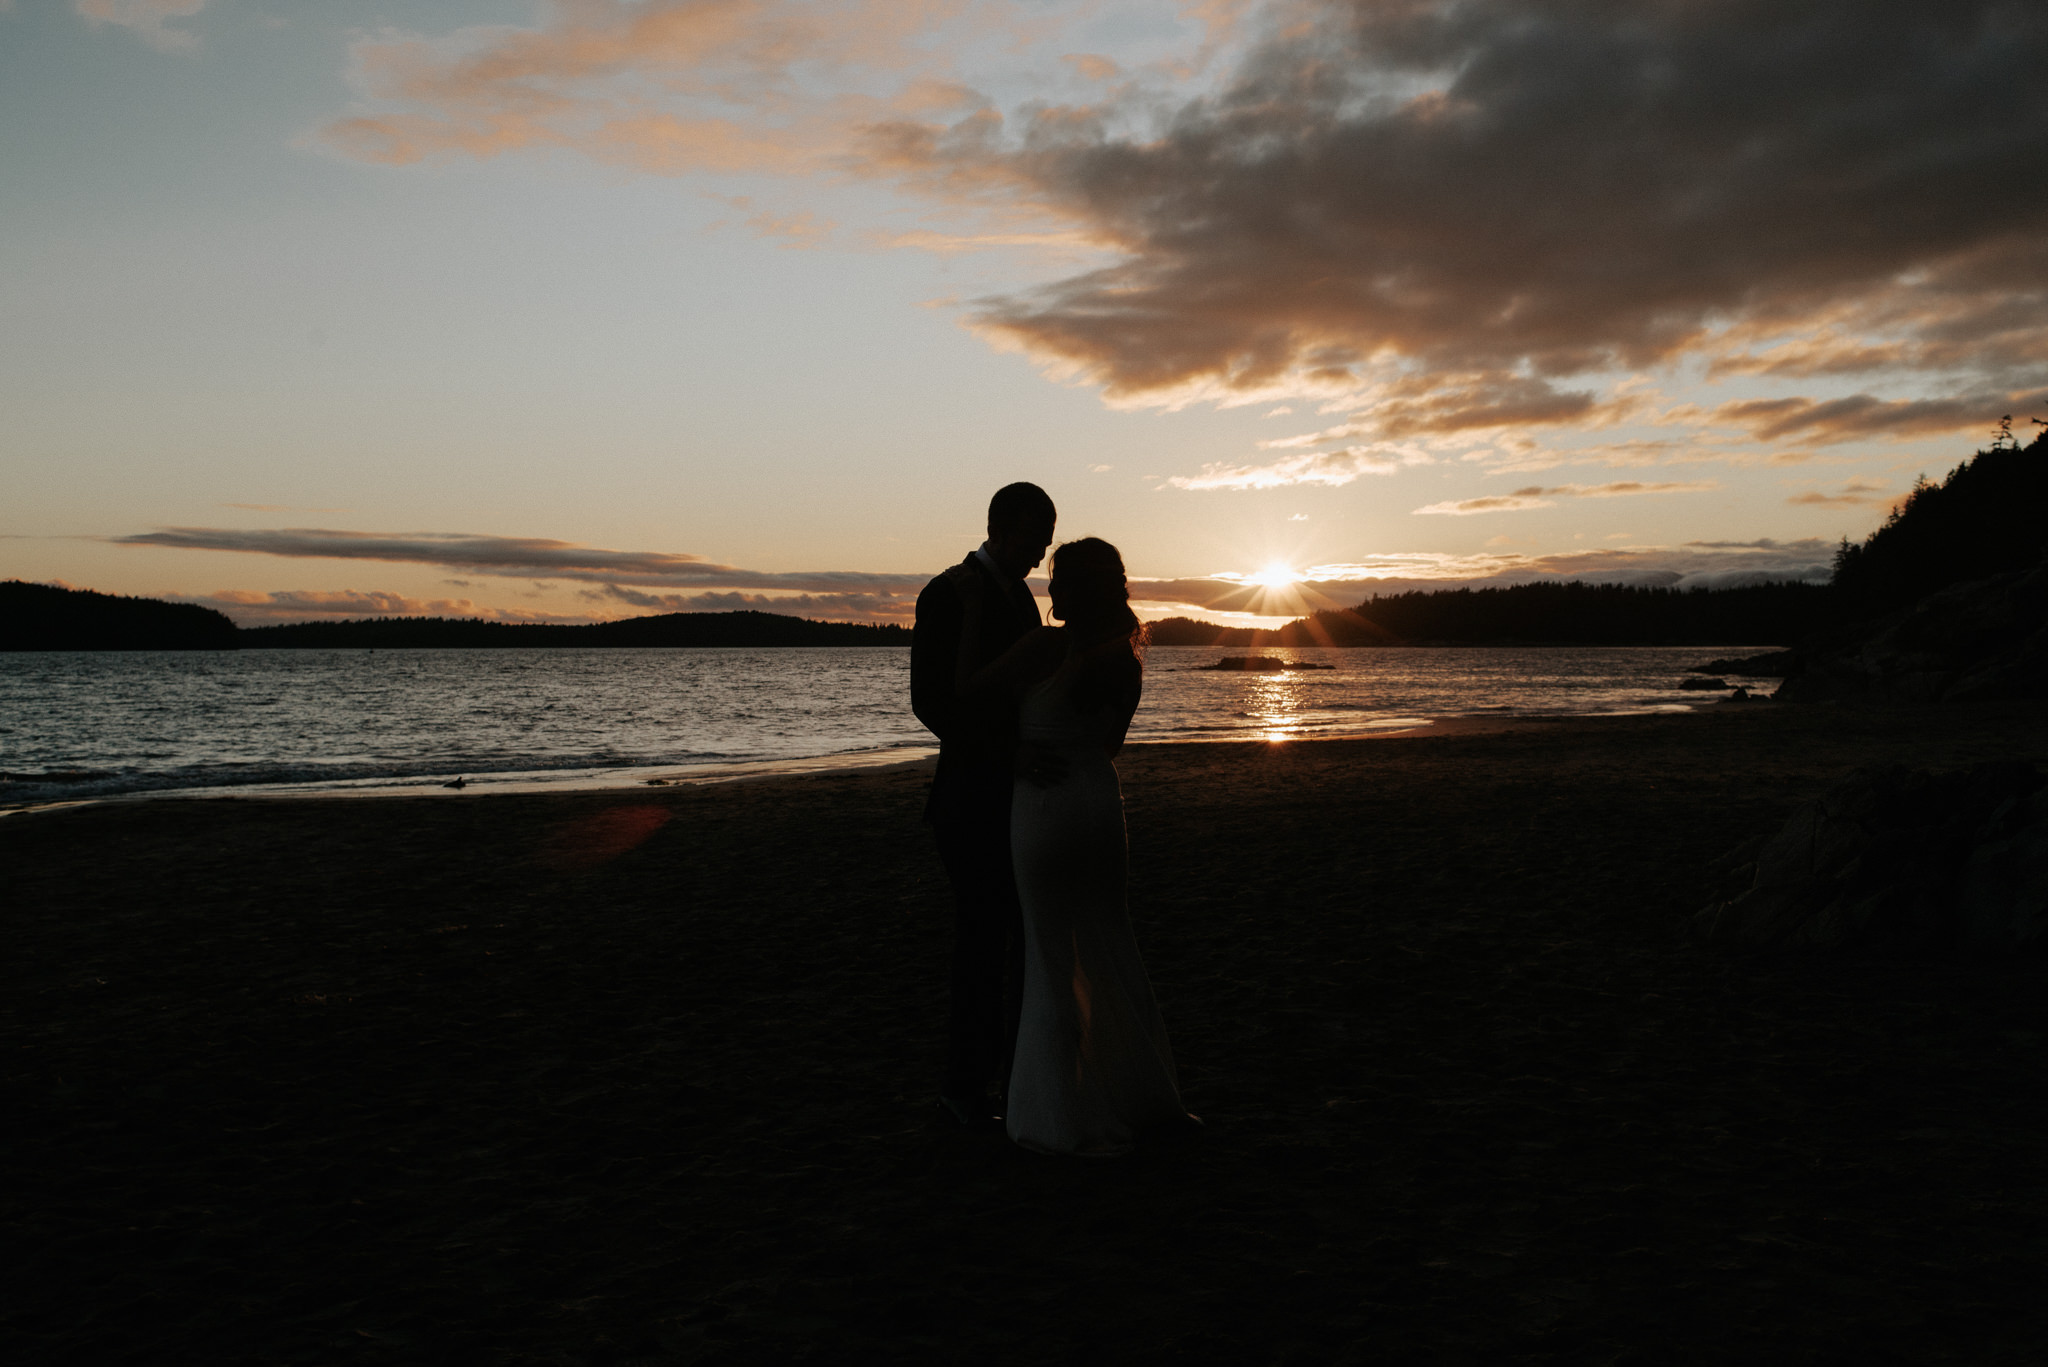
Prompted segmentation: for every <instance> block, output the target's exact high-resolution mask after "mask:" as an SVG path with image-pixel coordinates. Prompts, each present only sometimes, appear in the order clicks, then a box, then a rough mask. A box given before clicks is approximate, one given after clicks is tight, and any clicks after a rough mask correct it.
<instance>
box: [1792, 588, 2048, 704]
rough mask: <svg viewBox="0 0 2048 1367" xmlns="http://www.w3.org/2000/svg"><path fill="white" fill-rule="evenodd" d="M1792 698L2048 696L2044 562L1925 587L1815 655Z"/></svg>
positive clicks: (1930, 699)
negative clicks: (1909, 601) (1907, 603)
mask: <svg viewBox="0 0 2048 1367" xmlns="http://www.w3.org/2000/svg"><path fill="white" fill-rule="evenodd" d="M1773 696H1775V697H1777V698H1779V699H1781V700H1784V701H1788V702H1829V701H1837V700H1847V699H1867V700H1871V701H1879V702H1939V701H1950V700H1954V701H1961V700H1966V699H1988V698H2041V697H2048V564H2043V565H2037V566H2035V567H2034V568H2033V569H2031V570H2027V571H2024V572H2022V573H2017V574H2004V575H1999V576H1997V577H1995V578H1991V579H1980V580H1977V581H1975V582H1973V583H1968V584H1954V585H1951V586H1950V587H1948V588H1945V589H1942V590H1940V591H1939V592H1937V593H1931V594H1929V595H1928V596H1927V597H1925V598H1922V599H1921V600H1920V601H1919V602H1917V603H1914V604H1913V605H1912V606H1911V607H1908V608H1906V609H1904V610H1903V611H1901V612H1898V613H1895V614H1894V615H1892V616H1891V617H1888V618H1885V619H1883V620H1882V621H1880V622H1878V623H1876V624H1875V625H1873V626H1872V627H1870V628H1868V629H1866V630H1864V631H1862V632H1859V633H1857V634H1855V635H1853V636H1851V637H1849V638H1847V639H1842V640H1837V641H1835V642H1832V643H1828V644H1824V645H1822V646H1821V647H1819V648H1817V649H1815V650H1814V651H1812V652H1811V653H1810V654H1809V655H1808V657H1807V659H1806V662H1805V667H1804V668H1803V669H1802V670H1801V671H1800V672H1799V673H1798V674H1796V675H1794V676H1793V677H1792V678H1789V679H1787V680H1786V681H1785V682H1784V684H1783V685H1782V686H1780V687H1779V689H1778V691H1777V693H1776V694H1775V695H1773Z"/></svg>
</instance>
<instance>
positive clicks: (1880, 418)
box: [1714, 394, 2010, 445]
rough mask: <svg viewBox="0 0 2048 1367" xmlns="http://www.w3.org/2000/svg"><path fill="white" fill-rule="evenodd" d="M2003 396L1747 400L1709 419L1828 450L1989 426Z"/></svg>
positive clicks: (1769, 438) (1727, 406)
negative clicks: (1884, 438) (1866, 441)
mask: <svg viewBox="0 0 2048 1367" xmlns="http://www.w3.org/2000/svg"><path fill="white" fill-rule="evenodd" d="M2009 402H2010V396H2008V395H2004V394H1977V395H1969V396H1964V397H1960V398H1953V399H1913V400H1908V399H1896V400H1892V401H1889V402H1887V401H1886V400H1883V399H1879V398H1875V397H1873V396H1871V395H1869V394H1852V395H1850V396H1849V397H1848V398H1844V399H1830V400H1828V401H1827V402H1825V403H1817V402H1815V401H1814V400H1812V399H1797V398H1795V399H1748V400H1744V401H1741V402H1738V403H1729V404H1723V405H1721V407H1719V408H1718V409H1716V410H1715V411H1714V416H1715V417H1716V418H1717V419H1720V420H1721V421H1724V422H1732V423H1736V424H1738V425H1740V426H1744V427H1747V428H1749V429H1750V430H1751V431H1752V432H1753V433H1754V434H1755V436H1756V437H1757V438H1758V439H1759V440H1762V441H1776V440H1778V439H1779V438H1780V437H1794V436H1796V437H1798V438H1799V439H1800V440H1801V441H1808V442H1815V443H1818V444H1821V445H1827V444H1830V443H1834V442H1843V441H1855V440H1858V439H1859V438H1863V437H1871V436H1895V437H1907V436H1921V435H1925V434H1928V433H1935V432H1953V431H1955V430H1956V429H1958V428H1968V427H1982V426H1989V419H1988V418H1987V416H1986V415H1987V414H1990V413H1992V412H1993V411H1994V410H1995V409H1997V408H1998V407H1999V406H2000V405H2001V404H2005V403H2009Z"/></svg>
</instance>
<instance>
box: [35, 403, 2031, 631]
mask: <svg viewBox="0 0 2048 1367" xmlns="http://www.w3.org/2000/svg"><path fill="white" fill-rule="evenodd" d="M2043 507H2048V432H2044V433H2043V435H2042V436H2040V437H2037V438H2036V439H2035V440H2034V441H2033V442H2032V443H2031V444H2030V445H2027V446H2024V447H2023V446H2021V445H2020V443H2019V442H2018V441H2016V440H2015V439H2014V438H2013V436H2012V434H2011V431H2010V425H2009V423H2007V424H2005V425H2002V426H2001V429H2000V434H1999V439H1998V440H1997V441H1995V442H1994V443H1993V444H1992V445H1991V446H1990V447H1988V448H1986V449H1984V450H1980V451H1978V452H1977V453H1976V454H1975V455H1974V456H1973V457H1972V458H1971V459H1969V460H1966V461H1964V462H1962V463H1961V464H1960V465H1958V466H1956V467H1955V469H1953V470H1951V471H1950V472H1949V473H1948V475H1947V476H1946V477H1945V478H1944V479H1943V480H1942V481H1941V482H1939V483H1930V482H1928V481H1925V480H1922V481H1921V482H1920V483H1918V484H1916V485H1915V486H1914V488H1913V491H1912V492H1911V493H1910V494H1909V495H1908V496H1907V497H1906V498H1905V499H1904V500H1903V501H1902V502H1901V503H1900V505H1899V506H1898V507H1897V508H1896V509H1894V510H1893V512H1892V514H1891V516H1890V517H1889V518H1888V519H1887V520H1886V521H1885V523H1884V525H1883V526H1881V527H1879V528H1878V529H1877V530H1876V531H1875V532H1872V533H1871V534H1870V535H1869V536H1868V537H1866V538H1865V539H1864V540H1863V541H1861V542H1851V541H1849V540H1848V539H1846V538H1844V539H1843V541H1842V544H1841V547H1840V548H1839V549H1838V550H1837V551H1836V553H1835V563H1834V573H1833V577H1832V579H1831V581H1830V582H1829V583H1827V584H1807V583H1780V584H1753V585H1748V586H1745V587H1742V588H1724V589H1670V588H1644V587H1639V586H1636V585H1628V584H1586V583H1580V582H1577V581H1570V580H1567V581H1558V580H1545V581H1542V582H1537V583H1528V584H1502V585H1490V586H1487V587H1482V588H1473V587H1469V586H1467V587H1463V588H1454V589H1442V590H1438V591H1435V592H1426V591H1417V592H1412V593H1395V594H1385V595H1379V594H1375V595H1374V596H1373V597H1371V598H1368V599H1366V600H1365V601H1364V602H1363V603H1360V604H1359V605H1358V606H1357V607H1355V608H1346V609H1335V610H1330V611H1324V612H1318V613H1314V614H1312V615H1310V616H1308V617H1303V618H1299V619H1297V620H1296V621H1292V622H1289V623H1287V624H1286V625H1284V626H1280V627H1276V628H1272V629H1270V630H1269V629H1259V628H1250V627H1226V626H1221V625H1218V624H1217V623H1214V622H1202V621H1196V620H1194V619H1192V618H1188V617H1169V618H1166V619H1165V620H1163V621H1158V622H1154V623H1152V624H1151V626H1150V628H1149V632H1150V639H1151V642H1152V644H1154V645H1158V646H1199V647H1205V648H1207V647H1225V648H1228V647H1237V646H1398V645H1470V646H1511V645H1526V646H1550V645H1576V646H1702V647H1707V646H1731V645H1757V646H1765V645H1770V646H1785V647H1797V648H1802V649H1806V648H1811V649H1816V650H1821V651H1824V652H1825V651H1836V652H1839V651H1840V650H1842V649H1845V648H1846V646H1845V644H1844V643H1846V642H1848V641H1851V640H1855V639H1860V638H1861V635H1862V634H1863V633H1865V632H1866V631H1867V630H1868V629H1869V628H1870V626H1871V624H1873V623H1877V622H1880V621H1883V620H1888V619H1889V617H1890V616H1892V615H1896V614H1897V613H1900V612H1902V611H1905V610H1907V608H1908V607H1909V606H1910V605H1911V604H1914V603H1916V602H1919V601H1922V600H1924V599H1926V598H1927V597H1928V595H1931V594H1935V593H1937V592H1939V591H1942V590H1945V589H1948V588H1950V587H1951V586H1956V585H1960V584H1965V583H1971V582H1979V581H1984V582H1989V581H1991V580H1995V579H1998V578H2000V577H2001V576H2012V575H2017V574H2024V573H2025V572H2027V571H2028V570H2030V569H2031V568H2032V567H2034V566H2037V565H2039V564H2041V563H2042V559H2043V556H2044V555H2048V518H2043V517H2042V516H2041V515H2040V510H2041V509H2042V508H2043ZM2030 601H2031V600H2030ZM1947 615H1948V616H1950V617H1954V615H1955V614H1954V613H1953V612H1949V613H1948V614H1947ZM2023 615H2024V614H2023ZM2029 620H2031V619H2029ZM909 644H910V630H909V628H907V627H901V626H896V625H893V624H891V625H886V626H876V625H869V624H866V623H858V622H819V621H813V620H811V619H809V618H804V617H786V616H782V615H780V614H778V613H771V612H672V613H665V614H662V615H660V616H656V617H629V618H625V619H623V620H620V621H616V622H596V623H592V624H589V625H585V626H566V625H545V624H538V623H512V622H488V621H483V620H481V619H478V618H463V617H390V618H371V619H365V620H358V621H347V622H297V623H292V624H289V625H285V626H269V627H247V628H241V629H237V628H236V626H235V624H234V623H233V622H231V621H230V620H228V618H227V617H225V616H223V615H222V614H220V613H218V612H215V611H214V610H212V609H211V608H204V607H198V606H195V605H193V604H189V603H166V602H161V601H158V600H156V599H150V598H121V597H116V596H115V595H112V594H106V593H94V592H92V591H91V590H88V589H69V588H57V587H53V586H51V585H47V584H29V583H23V582H22V581H20V580H8V581H6V582H4V583H0V650H235V649H245V650H281V649H295V650H305V649H315V650H409V649H444V650H445V649H465V650H472V649H534V648H553V647H585V648H589V647H643V648H644V647H678V648H690V647H700V648H701V647H713V646H726V647H736V646H907V645H909ZM2030 648H2031V647H2030ZM2040 648H2041V649H2042V650H2043V651H2048V639H2044V641H2043V642H2042V644H2041V647H2040ZM2029 658H2030V659H2031V658H2032V657H2029ZM2027 667H2028V668H2030V669H2032V668H2034V666H2032V665H2028V666H2027ZM2037 672H2042V671H2039V670H2037Z"/></svg>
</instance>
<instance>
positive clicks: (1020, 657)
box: [954, 604, 1066, 701]
mask: <svg viewBox="0 0 2048 1367" xmlns="http://www.w3.org/2000/svg"><path fill="white" fill-rule="evenodd" d="M982 630H983V614H982V612H981V610H980V608H979V607H978V606H977V605H973V604H970V605H969V607H968V609H967V620H966V623H965V627H964V629H963V630H962V631H961V633H960V659H959V664H958V668H957V670H956V672H955V675H954V686H955V687H956V688H957V689H958V690H959V694H960V697H961V698H963V699H965V700H968V701H983V700H987V699H993V698H1007V699H1009V700H1011V701H1015V700H1016V699H1017V698H1020V697H1022V696H1023V695H1024V690H1025V689H1027V688H1029V687H1030V686H1031V685H1032V684H1034V683H1037V682H1038V681H1039V680H1040V679H1042V678H1044V677H1045V676H1046V675H1048V674H1050V673H1052V672H1053V670H1055V669H1057V668H1059V662H1060V658H1061V656H1062V655H1063V654H1064V653H1065V650H1066V645H1065V642H1064V641H1063V640H1062V639H1061V637H1062V633H1061V631H1060V629H1059V628H1058V627H1039V628H1037V629H1036V630H1033V631H1028V632H1026V633H1025V634H1024V635H1022V636H1020V637H1018V638H1017V641H1016V643H1015V644H1013V645H1012V646H1011V647H1010V648H1009V649H1008V650H1006V651H1004V652H1003V653H1002V654H1001V655H998V656H997V657H996V658H995V659H993V660H991V661H990V662H989V663H987V664H985V665H983V666H981V667H980V668H979V669H977V668H975V667H974V660H975V658H976V657H977V656H979V655H980V653H981V649H980V644H981V633H982Z"/></svg>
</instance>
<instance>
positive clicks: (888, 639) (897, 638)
mask: <svg viewBox="0 0 2048 1367" xmlns="http://www.w3.org/2000/svg"><path fill="white" fill-rule="evenodd" d="M241 642H242V648H243V649H245V650H422V649H429V650H449V649H455V650H534V649H550V648H559V647H563V646H574V647H581V648H584V649H590V648H593V647H629V648H631V647H638V648H645V647H649V646H666V647H683V648H690V647H696V648H704V647H709V646H728V647H730V646H907V645H909V644H910V630H909V628H907V627H899V626H895V625H888V626H870V625H868V624H866V623H864V622H817V621H813V620H811V619H810V618H808V617H785V616H783V615H781V614H779V613H773V612H668V613H663V614H661V615H660V616H656V617H627V618H623V619H621V620H619V621H616V622H593V623H590V624H589V625H587V626H567V625H550V624H543V623H530V622H485V621H481V620H478V619H477V618H474V617H384V618H371V619H369V620H366V621H354V622H294V623H291V624H290V625H287V626H275V627H248V628H245V629H244V630H243V631H242V634H241Z"/></svg>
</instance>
